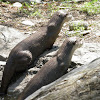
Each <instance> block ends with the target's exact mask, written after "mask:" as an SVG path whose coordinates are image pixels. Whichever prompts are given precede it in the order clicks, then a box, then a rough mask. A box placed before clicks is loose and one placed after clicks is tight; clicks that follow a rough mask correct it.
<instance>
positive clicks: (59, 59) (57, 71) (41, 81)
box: [18, 38, 82, 100]
mask: <svg viewBox="0 0 100 100" xmlns="http://www.w3.org/2000/svg"><path fill="white" fill-rule="evenodd" d="M81 45H82V42H81V41H80V39H79V40H77V39H76V38H70V39H68V38H67V39H65V41H64V43H63V44H62V46H61V47H60V49H59V50H58V52H57V55H56V56H55V57H54V58H52V59H51V60H50V61H48V62H47V63H46V64H45V65H44V66H43V67H42V68H41V69H40V71H39V72H38V73H37V74H36V75H35V76H34V77H33V78H32V79H31V80H30V82H29V83H28V84H27V86H26V87H25V89H24V90H23V92H22V93H21V95H20V96H19V98H18V100H24V99H25V98H27V97H28V96H29V95H31V94H32V93H34V92H35V91H36V90H38V89H39V88H41V87H42V86H45V85H48V84H49V83H51V82H53V81H55V80H56V79H58V78H60V77H61V76H62V75H64V74H65V72H66V71H67V69H68V68H69V66H70V63H71V58H72V55H73V53H74V51H75V50H76V49H77V48H78V47H80V46H81Z"/></svg>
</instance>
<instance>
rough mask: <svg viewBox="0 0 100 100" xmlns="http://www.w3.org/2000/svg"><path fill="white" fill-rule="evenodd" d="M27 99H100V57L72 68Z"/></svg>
mask: <svg viewBox="0 0 100 100" xmlns="http://www.w3.org/2000/svg"><path fill="white" fill-rule="evenodd" d="M25 100H100V58H97V59H95V60H93V61H92V62H90V63H89V64H87V65H83V66H81V67H80V68H76V69H74V70H72V71H71V72H69V73H68V74H65V75H64V76H62V77H61V78H59V79H58V80H56V81H54V82H53V83H51V84H49V85H47V86H44V87H42V88H41V89H39V90H38V91H36V92H35V93H33V94H32V95H30V96H29V97H28V98H26V99H25Z"/></svg>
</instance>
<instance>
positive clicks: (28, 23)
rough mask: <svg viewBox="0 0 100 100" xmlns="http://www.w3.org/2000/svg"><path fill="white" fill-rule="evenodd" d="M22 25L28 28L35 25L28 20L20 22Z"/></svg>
mask: <svg viewBox="0 0 100 100" xmlns="http://www.w3.org/2000/svg"><path fill="white" fill-rule="evenodd" d="M22 24H25V25H30V26H34V25H35V24H34V23H33V22H31V21H30V20H24V21H22Z"/></svg>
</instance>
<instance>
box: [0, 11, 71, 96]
mask: <svg viewBox="0 0 100 100" xmlns="http://www.w3.org/2000/svg"><path fill="white" fill-rule="evenodd" d="M71 17H72V16H71V15H70V14H69V13H68V11H66V10H60V11H58V12H56V13H54V15H53V16H52V18H51V19H50V21H49V22H48V24H47V25H46V26H45V27H42V28H40V29H39V30H38V31H37V32H36V34H32V35H31V36H29V37H28V38H26V39H25V40H23V41H21V42H20V43H18V44H17V45H16V46H15V47H14V48H13V49H12V51H11V53H10V55H9V57H8V60H7V63H6V65H5V67H4V72H3V77H2V82H1V87H0V95H3V94H5V93H7V88H8V86H9V83H10V81H11V79H12V77H13V75H14V74H15V73H16V72H21V71H24V70H26V69H27V68H28V66H29V65H30V64H32V63H34V61H35V59H36V58H37V57H38V56H39V55H40V54H42V53H43V52H44V51H45V50H46V49H48V48H51V47H52V45H53V43H54V42H55V40H56V38H57V36H58V34H59V32H60V30H61V28H62V25H63V23H64V22H65V21H69V20H70V19H71Z"/></svg>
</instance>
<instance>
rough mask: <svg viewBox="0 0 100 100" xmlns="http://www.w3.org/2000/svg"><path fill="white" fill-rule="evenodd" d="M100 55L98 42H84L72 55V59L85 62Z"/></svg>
mask: <svg viewBox="0 0 100 100" xmlns="http://www.w3.org/2000/svg"><path fill="white" fill-rule="evenodd" d="M98 57H100V43H84V44H83V45H82V47H81V48H79V49H77V50H76V51H75V53H74V55H73V57H72V61H74V62H75V63H79V64H87V63H88V62H91V61H92V60H94V59H96V58H98Z"/></svg>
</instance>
